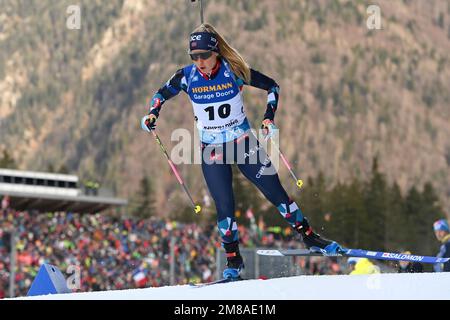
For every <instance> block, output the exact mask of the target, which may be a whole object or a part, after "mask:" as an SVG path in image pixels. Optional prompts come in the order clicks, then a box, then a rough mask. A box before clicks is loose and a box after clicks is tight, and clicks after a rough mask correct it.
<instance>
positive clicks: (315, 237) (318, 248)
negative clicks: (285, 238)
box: [295, 217, 347, 256]
mask: <svg viewBox="0 0 450 320" xmlns="http://www.w3.org/2000/svg"><path fill="white" fill-rule="evenodd" d="M295 229H296V230H297V232H298V233H300V235H301V236H302V238H303V243H304V244H305V246H306V247H307V248H308V249H309V250H311V251H313V252H321V253H322V254H323V255H328V256H333V255H341V254H343V253H345V252H346V251H347V250H346V249H345V248H343V247H341V246H340V245H339V244H338V243H337V242H335V241H330V240H328V239H325V238H323V237H321V236H320V234H317V233H315V232H314V231H313V229H312V228H311V226H310V225H309V223H308V220H307V219H306V218H305V217H303V220H302V222H300V223H297V225H296V227H295Z"/></svg>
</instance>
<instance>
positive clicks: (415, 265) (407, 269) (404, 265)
mask: <svg viewBox="0 0 450 320" xmlns="http://www.w3.org/2000/svg"><path fill="white" fill-rule="evenodd" d="M402 253H403V254H411V252H410V251H403V252H402ZM397 272H398V273H418V272H423V266H422V264H421V263H419V262H417V261H399V263H398V268H397Z"/></svg>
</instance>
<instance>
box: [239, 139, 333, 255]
mask: <svg viewBox="0 0 450 320" xmlns="http://www.w3.org/2000/svg"><path fill="white" fill-rule="evenodd" d="M252 139H255V140H256V137H255V136H254V135H253V134H250V135H249V138H248V139H246V140H245V141H241V142H240V143H246V145H245V150H246V153H245V154H247V155H249V156H248V157H245V159H244V160H245V161H239V162H238V167H239V169H240V171H241V172H242V174H244V176H245V177H246V178H247V179H249V180H250V181H251V182H252V183H253V184H254V185H255V186H256V187H257V188H258V189H259V190H260V191H261V192H262V193H263V194H264V196H265V197H266V198H267V199H268V200H269V201H270V202H271V203H272V204H273V205H275V206H276V207H277V208H278V210H279V212H280V213H281V215H282V216H283V217H284V218H285V219H286V221H287V222H288V223H289V224H290V225H291V226H292V227H293V228H294V229H295V230H296V231H297V232H299V233H300V234H301V235H302V238H303V241H304V243H305V245H306V246H307V247H308V248H313V247H314V249H315V248H318V249H323V250H325V251H327V253H334V252H335V251H336V250H340V249H341V248H340V246H339V245H338V244H337V243H335V242H332V241H329V240H327V239H324V238H322V237H320V235H318V234H316V233H315V232H314V231H313V230H312V228H311V227H310V225H309V223H308V220H307V219H306V218H305V217H304V216H303V213H302V211H301V210H300V208H299V207H298V206H297V204H296V203H295V202H294V201H292V200H291V199H290V198H289V196H288V195H287V193H286V191H285V190H284V188H283V186H282V185H281V182H280V179H279V177H278V174H277V172H276V170H275V168H274V166H273V164H272V162H271V161H270V158H269V157H268V155H267V153H266V152H265V150H264V149H263V148H261V147H260V145H259V143H258V142H257V141H256V142H254V141H252ZM252 148H255V150H256V151H257V152H256V153H255V152H251V150H252ZM237 149H238V150H239V148H237ZM256 154H258V156H257V158H256V159H251V157H252V156H255V155H256ZM238 159H239V155H238ZM241 160H242V159H241ZM255 160H256V161H255ZM255 162H256V163H255Z"/></svg>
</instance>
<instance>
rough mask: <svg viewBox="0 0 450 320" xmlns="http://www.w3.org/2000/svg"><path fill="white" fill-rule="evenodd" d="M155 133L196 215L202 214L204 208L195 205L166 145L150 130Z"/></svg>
mask: <svg viewBox="0 0 450 320" xmlns="http://www.w3.org/2000/svg"><path fill="white" fill-rule="evenodd" d="M150 131H151V132H152V133H153V136H154V137H155V139H156V142H157V143H158V145H159V147H160V148H161V150H162V152H163V153H164V155H165V156H166V158H167V161H168V162H169V165H170V168H171V169H172V171H173V173H174V174H175V177H176V178H177V180H178V182H179V183H180V185H181V186H182V187H183V189H184V191H185V192H186V194H187V196H188V197H189V200H190V201H191V204H192V207H193V209H194V212H195V213H200V211H201V210H202V207H201V206H200V205H196V204H195V203H194V200H192V197H191V194H190V192H189V190H188V189H187V187H186V185H185V184H184V182H183V179H182V178H181V175H180V174H179V173H178V170H177V168H176V167H175V165H174V164H173V162H172V160H170V157H169V155H168V154H167V151H166V149H165V148H164V145H163V144H162V142H161V139H159V137H158V135H157V134H156V132H155V130H154V129H153V130H150Z"/></svg>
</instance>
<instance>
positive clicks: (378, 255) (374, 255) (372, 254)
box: [256, 249, 450, 263]
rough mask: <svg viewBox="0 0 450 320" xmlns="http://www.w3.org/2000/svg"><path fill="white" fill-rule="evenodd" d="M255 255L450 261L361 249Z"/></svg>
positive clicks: (291, 250) (263, 251) (422, 261)
mask: <svg viewBox="0 0 450 320" xmlns="http://www.w3.org/2000/svg"><path fill="white" fill-rule="evenodd" d="M256 253H257V254H259V255H263V256H278V257H283V256H306V257H307V256H324V257H358V258H368V259H378V260H391V261H414V262H421V263H445V262H447V261H449V260H450V258H438V257H430V256H418V255H412V254H402V253H394V252H381V251H369V250H362V249H346V251H345V252H342V253H338V254H326V253H325V252H321V251H311V250H309V249H286V250H282V249H280V250H257V252H256Z"/></svg>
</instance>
